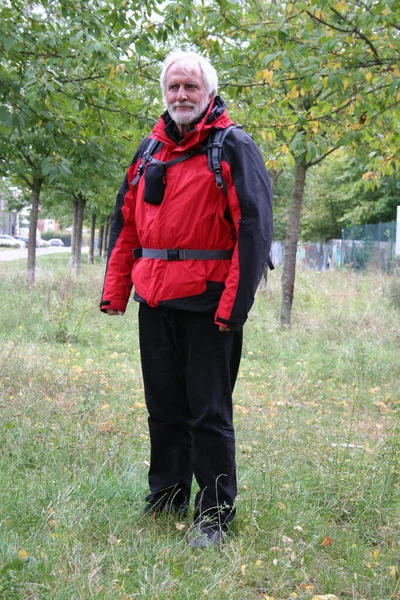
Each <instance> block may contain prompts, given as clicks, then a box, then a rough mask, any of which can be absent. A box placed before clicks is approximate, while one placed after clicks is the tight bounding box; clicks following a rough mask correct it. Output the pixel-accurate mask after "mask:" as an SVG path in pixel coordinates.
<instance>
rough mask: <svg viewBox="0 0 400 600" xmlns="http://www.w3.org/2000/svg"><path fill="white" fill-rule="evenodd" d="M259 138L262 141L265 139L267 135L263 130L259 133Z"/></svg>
mask: <svg viewBox="0 0 400 600" xmlns="http://www.w3.org/2000/svg"><path fill="white" fill-rule="evenodd" d="M261 137H262V139H263V140H265V139H267V134H266V133H265V131H264V129H263V130H262V132H261Z"/></svg>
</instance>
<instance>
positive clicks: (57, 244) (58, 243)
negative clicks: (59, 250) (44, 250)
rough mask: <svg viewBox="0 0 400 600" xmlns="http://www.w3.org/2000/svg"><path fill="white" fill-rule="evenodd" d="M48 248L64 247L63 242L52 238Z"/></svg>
mask: <svg viewBox="0 0 400 600" xmlns="http://www.w3.org/2000/svg"><path fill="white" fill-rule="evenodd" d="M49 244H50V246H64V242H63V241H62V240H60V239H58V238H53V239H52V240H49Z"/></svg>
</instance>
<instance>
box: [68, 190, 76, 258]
mask: <svg viewBox="0 0 400 600" xmlns="http://www.w3.org/2000/svg"><path fill="white" fill-rule="evenodd" d="M77 220H78V200H77V198H76V197H75V196H74V197H73V198H72V230H71V256H70V258H69V264H70V266H71V267H72V268H73V269H74V268H75V233H76V224H77Z"/></svg>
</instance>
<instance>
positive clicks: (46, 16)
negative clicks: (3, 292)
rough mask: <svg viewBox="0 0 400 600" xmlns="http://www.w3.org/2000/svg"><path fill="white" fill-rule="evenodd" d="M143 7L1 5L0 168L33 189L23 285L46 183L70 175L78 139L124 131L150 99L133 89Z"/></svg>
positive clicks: (94, 2)
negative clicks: (128, 11) (145, 99)
mask: <svg viewBox="0 0 400 600" xmlns="http://www.w3.org/2000/svg"><path fill="white" fill-rule="evenodd" d="M151 6H152V4H151V2H148V3H147V4H146V6H142V5H138V6H136V7H133V8H132V10H131V11H130V14H129V16H127V14H126V3H121V2H118V1H117V0H115V1H114V0H89V1H88V2H85V3H84V2H81V1H79V0H69V1H67V2H65V1H57V0H55V1H53V0H52V1H50V0H42V1H41V2H34V1H27V2H25V1H24V2H22V1H19V0H13V1H11V2H9V3H7V4H6V5H3V6H2V7H1V8H0V18H1V22H2V28H1V31H0V49H1V59H0V95H1V99H2V101H3V106H2V107H1V109H0V160H1V174H4V175H6V176H8V177H9V178H11V180H12V181H14V182H16V183H17V184H19V185H23V186H25V187H28V188H29V189H30V190H31V220H30V234H29V239H30V242H29V248H28V281H29V283H30V284H33V283H34V273H35V252H36V249H35V237H36V224H37V214H38V209H39V202H40V196H41V191H42V189H43V187H44V186H45V184H46V183H50V184H54V183H56V182H60V181H61V182H63V181H65V179H66V176H69V175H70V173H71V168H70V167H71V163H70V160H71V156H72V155H73V151H74V147H75V148H76V145H79V144H83V145H85V144H86V143H87V141H88V140H92V139H93V136H94V135H97V136H98V137H101V139H102V140H106V142H107V144H108V145H109V141H110V140H112V141H113V143H114V141H115V140H119V139H120V138H121V131H122V134H125V135H126V134H127V132H128V135H129V133H130V131H129V128H130V126H131V121H132V118H133V117H137V116H138V113H139V114H140V117H141V119H142V121H143V123H142V125H143V126H144V125H145V123H146V119H147V115H148V113H149V111H150V109H149V104H150V103H148V102H146V101H144V100H143V97H142V95H141V94H140V93H137V94H135V95H133V94H132V90H133V89H134V88H133V87H131V86H132V84H134V83H135V82H137V81H138V80H139V79H140V76H141V75H140V73H141V68H142V66H141V64H140V61H139V60H138V63H137V64H136V65H135V59H133V60H132V54H133V53H134V49H135V44H136V45H137V46H138V47H139V48H140V46H141V44H143V42H144V40H149V39H150V37H151V32H150V33H149V32H147V23H148V22H149V19H150V15H151ZM121 57H123V58H124V61H125V63H126V62H127V61H128V60H129V61H130V64H131V69H130V73H129V74H127V72H126V69H125V64H124V62H123V60H122V59H121ZM128 106H129V108H130V110H129V109H128ZM116 117H118V121H117V119H116ZM102 146H104V145H103V144H102ZM105 175H106V174H105ZM77 198H80V201H78V202H80V204H82V196H79V194H78V196H77Z"/></svg>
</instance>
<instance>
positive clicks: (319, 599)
mask: <svg viewBox="0 0 400 600" xmlns="http://www.w3.org/2000/svg"><path fill="white" fill-rule="evenodd" d="M312 600H339V598H338V597H337V596H334V595H333V594H326V595H324V596H313V598H312Z"/></svg>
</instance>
